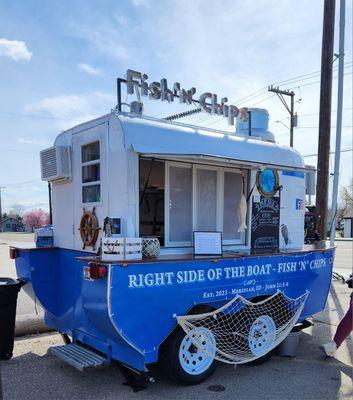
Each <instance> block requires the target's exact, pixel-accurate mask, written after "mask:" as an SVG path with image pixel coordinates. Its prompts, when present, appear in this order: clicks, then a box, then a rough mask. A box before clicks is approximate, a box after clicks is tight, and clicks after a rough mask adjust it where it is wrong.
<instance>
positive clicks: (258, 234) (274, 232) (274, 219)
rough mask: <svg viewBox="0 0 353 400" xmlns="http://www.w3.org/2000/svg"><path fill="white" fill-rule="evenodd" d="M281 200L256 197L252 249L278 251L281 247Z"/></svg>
mask: <svg viewBox="0 0 353 400" xmlns="http://www.w3.org/2000/svg"><path fill="white" fill-rule="evenodd" d="M279 214H280V198H279V197H263V196H254V198H253V203H252V217H251V248H252V249H254V250H255V251H261V250H271V251H276V250H278V247H279Z"/></svg>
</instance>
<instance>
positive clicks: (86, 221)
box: [79, 208, 100, 250]
mask: <svg viewBox="0 0 353 400" xmlns="http://www.w3.org/2000/svg"><path fill="white" fill-rule="evenodd" d="M79 230H80V235H81V239H82V242H83V248H85V247H86V246H92V247H93V250H94V248H95V245H96V242H97V239H98V233H99V230H100V227H99V226H98V218H97V216H96V214H95V208H93V210H92V211H87V210H85V209H83V215H82V218H81V222H80V229H79Z"/></svg>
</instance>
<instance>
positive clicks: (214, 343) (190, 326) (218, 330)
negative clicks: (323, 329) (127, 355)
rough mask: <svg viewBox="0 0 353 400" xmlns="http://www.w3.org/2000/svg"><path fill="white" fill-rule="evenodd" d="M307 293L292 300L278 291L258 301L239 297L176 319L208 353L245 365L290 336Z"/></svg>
mask: <svg viewBox="0 0 353 400" xmlns="http://www.w3.org/2000/svg"><path fill="white" fill-rule="evenodd" d="M307 296H308V292H306V293H304V294H303V295H301V296H300V297H298V298H296V299H291V298H289V297H287V296H286V295H284V294H283V293H282V292H280V291H278V292H277V293H276V294H274V295H273V296H271V297H269V298H267V299H265V300H263V301H260V302H257V303H252V302H250V301H248V300H246V299H244V297H242V296H237V297H235V298H234V299H233V300H231V301H229V302H228V303H227V304H225V305H224V306H223V307H221V308H219V309H217V310H215V311H212V312H209V313H205V314H198V315H185V316H177V317H176V318H177V321H178V323H179V325H180V326H181V327H182V328H183V330H184V331H185V333H186V334H187V335H188V337H189V339H190V341H191V342H192V344H193V345H194V346H196V347H197V349H199V350H202V351H203V352H204V353H205V354H206V355H207V356H209V357H213V358H215V359H216V360H219V361H222V362H225V363H229V364H243V363H247V362H249V361H253V360H255V359H257V358H259V357H262V356H263V355H265V354H266V353H268V352H269V351H271V350H272V349H274V348H275V347H276V346H277V345H278V344H279V343H281V342H282V340H284V339H285V338H286V336H287V335H288V334H289V332H290V331H291V329H292V328H293V326H294V325H295V323H296V322H297V320H298V318H299V316H300V314H301V312H302V309H303V307H304V304H305V300H306V298H307Z"/></svg>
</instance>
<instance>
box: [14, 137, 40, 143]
mask: <svg viewBox="0 0 353 400" xmlns="http://www.w3.org/2000/svg"><path fill="white" fill-rule="evenodd" d="M17 142H18V143H22V144H34V143H36V141H35V140H32V139H25V138H18V139H17Z"/></svg>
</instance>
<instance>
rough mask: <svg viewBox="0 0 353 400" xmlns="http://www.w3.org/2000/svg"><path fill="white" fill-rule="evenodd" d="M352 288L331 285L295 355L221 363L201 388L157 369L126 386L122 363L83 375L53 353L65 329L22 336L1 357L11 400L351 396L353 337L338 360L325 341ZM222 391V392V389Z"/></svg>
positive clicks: (263, 399) (306, 399)
mask: <svg viewBox="0 0 353 400" xmlns="http://www.w3.org/2000/svg"><path fill="white" fill-rule="evenodd" d="M349 294H350V289H348V287H347V286H346V285H344V284H343V283H340V282H335V283H334V285H333V286H332V288H331V292H330V295H329V299H328V304H327V307H326V310H325V311H324V312H322V313H320V314H318V315H316V316H315V318H314V320H313V322H314V326H313V327H311V328H309V329H307V330H305V331H303V332H302V334H301V337H300V346H299V353H298V355H297V356H296V357H295V358H285V357H279V356H273V357H272V358H271V360H269V361H268V362H267V363H265V364H263V365H260V366H248V365H240V366H238V367H237V368H236V369H235V368H234V367H233V366H231V365H226V364H222V365H219V366H218V368H217V370H216V372H215V374H214V375H213V376H211V377H210V378H209V379H208V380H207V381H206V382H204V383H202V384H200V385H197V386H189V387H185V386H178V385H176V384H174V383H171V382H169V381H167V380H166V379H165V378H163V377H162V376H160V375H159V374H158V373H155V377H156V383H154V384H150V385H149V386H148V388H147V389H146V390H144V391H142V392H138V393H133V392H132V390H131V388H129V387H127V386H124V385H123V382H124V378H123V376H122V375H121V373H120V372H119V370H118V368H117V366H115V365H113V366H111V367H108V368H106V369H101V370H91V371H86V372H84V373H81V372H79V371H77V370H75V369H74V368H72V367H70V366H68V365H66V364H65V363H64V362H62V361H61V360H58V359H56V358H55V357H54V356H52V355H48V354H47V350H48V348H49V347H50V346H53V345H58V344H62V340H61V337H60V336H59V335H58V334H57V333H52V334H42V335H34V336H30V337H22V338H18V339H17V340H16V343H15V350H14V357H13V358H12V359H11V360H9V361H2V362H0V368H1V374H2V385H3V392H4V400H34V399H35V400H48V399H50V400H54V399H55V400H67V399H70V400H113V399H114V400H116V399H124V400H125V399H126V400H130V399H131V400H132V399H153V400H166V399H173V400H179V399H183V400H185V399H193V400H195V399H202V400H208V399H222V400H228V399H231V400H267V399H268V400H323V399H325V400H326V399H327V400H334V399H339V400H341V399H342V400H348V399H349V400H350V399H352V397H353V389H352V365H353V341H352V336H351V337H350V338H349V339H347V341H346V342H345V343H344V344H343V345H342V346H341V347H340V349H339V350H338V351H337V355H336V357H335V358H332V359H330V358H327V357H325V356H324V355H323V353H322V351H321V350H320V348H319V345H320V344H322V343H324V342H327V341H328V340H330V339H331V337H332V335H333V333H334V331H335V329H336V326H337V323H338V321H339V318H340V317H341V316H342V315H343V314H344V312H345V310H346V308H347V306H348V301H349ZM215 389H216V390H221V391H214V390H215Z"/></svg>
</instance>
